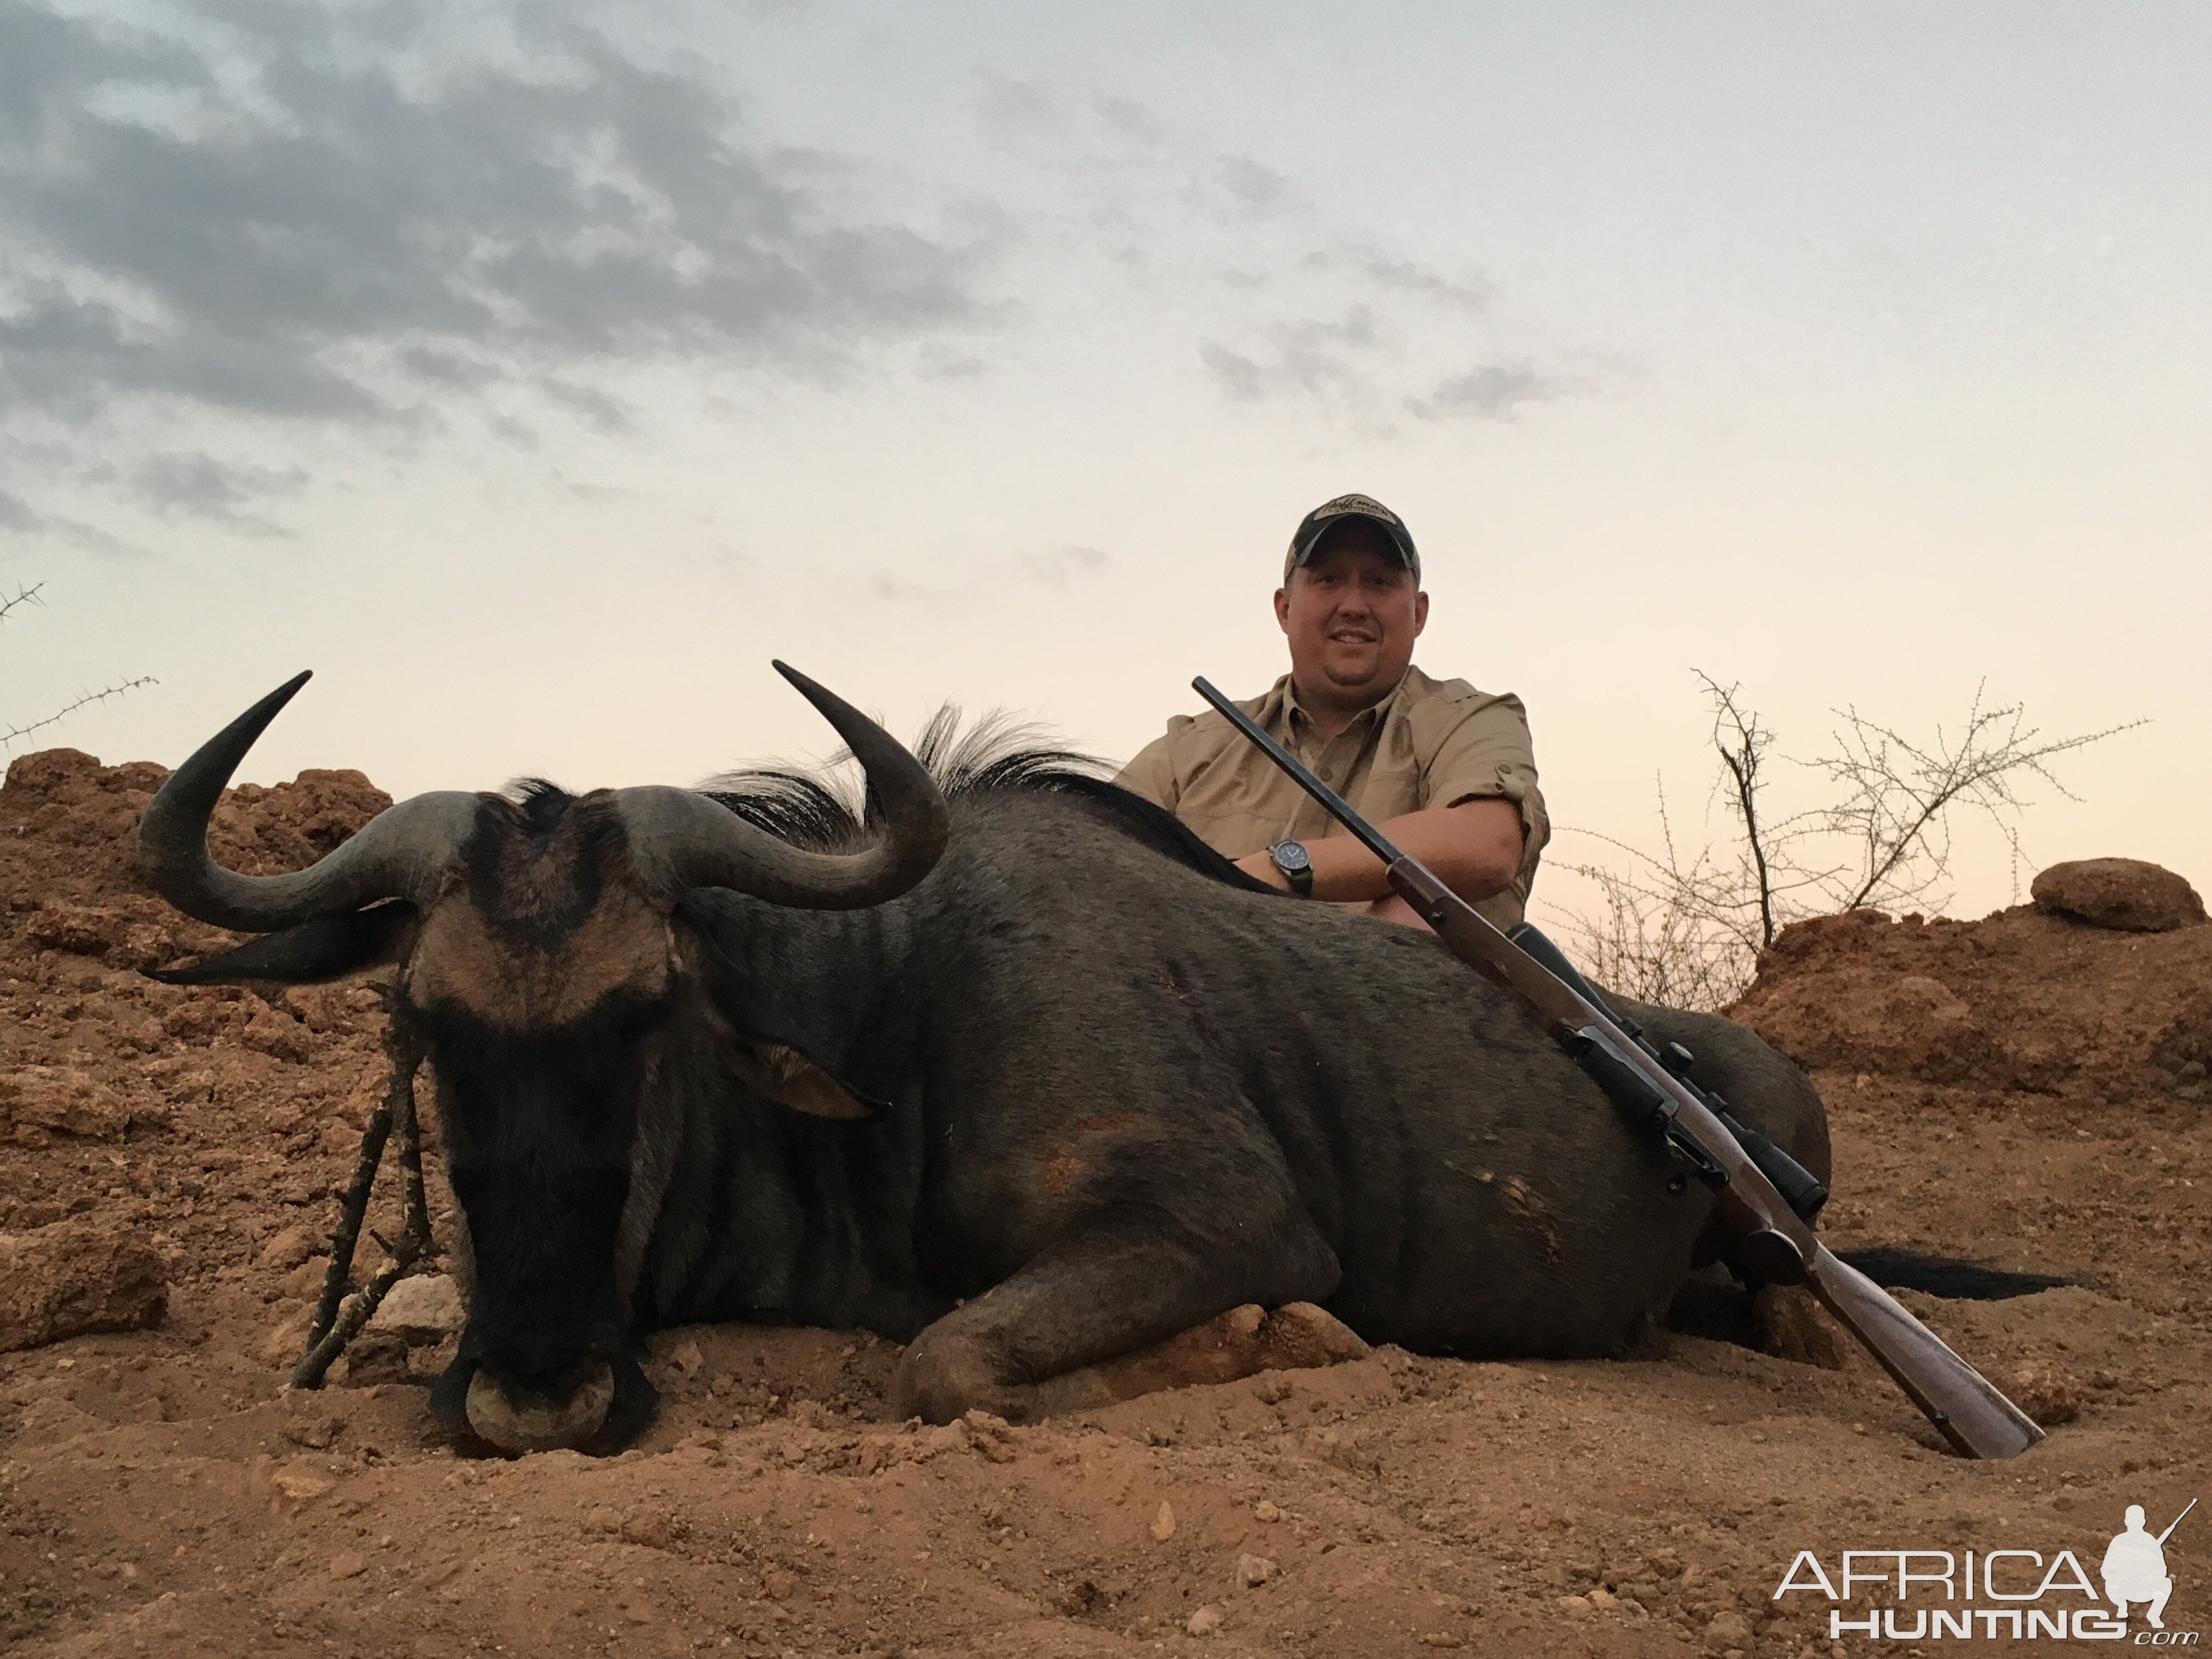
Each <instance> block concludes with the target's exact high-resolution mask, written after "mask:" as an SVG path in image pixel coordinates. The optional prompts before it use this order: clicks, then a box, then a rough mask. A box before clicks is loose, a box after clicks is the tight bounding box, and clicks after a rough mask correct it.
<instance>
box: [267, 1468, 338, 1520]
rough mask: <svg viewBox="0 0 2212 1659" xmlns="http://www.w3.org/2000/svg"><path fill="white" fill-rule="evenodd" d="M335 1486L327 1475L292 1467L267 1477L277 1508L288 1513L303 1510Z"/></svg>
mask: <svg viewBox="0 0 2212 1659" xmlns="http://www.w3.org/2000/svg"><path fill="white" fill-rule="evenodd" d="M334 1486H337V1481H336V1480H332V1479H331V1477H330V1476H329V1475H327V1474H321V1473H320V1472H319V1471H317V1470H314V1469H310V1468H299V1467H294V1466H287V1467H286V1468H280V1469H278V1470H277V1471H276V1473H275V1474H271V1475H270V1477H269V1488H270V1492H273V1493H275V1494H276V1504H277V1506H278V1507H279V1508H280V1509H283V1510H285V1511H287V1512H288V1513H296V1512H297V1511H298V1510H301V1509H304V1508H305V1507H306V1506H307V1504H312V1503H313V1502H314V1501H315V1499H317V1498H321V1497H323V1496H325V1494H326V1493H328V1492H330V1491H331V1488H332V1487H334Z"/></svg>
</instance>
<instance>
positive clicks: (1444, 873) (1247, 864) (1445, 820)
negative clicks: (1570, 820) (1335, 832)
mask: <svg viewBox="0 0 2212 1659" xmlns="http://www.w3.org/2000/svg"><path fill="white" fill-rule="evenodd" d="M1375 827H1376V829H1380V830H1381V831H1382V832H1383V836H1384V837H1385V838H1386V839H1388V840H1389V842H1391V843H1392V844H1393V845H1394V846H1395V847H1396V848H1398V849H1399V850H1400V851H1401V852H1403V853H1406V854H1409V855H1410V856H1412V857H1413V858H1416V859H1419V860H1420V861H1421V862H1422V863H1423V864H1425V865H1427V866H1429V868H1430V869H1431V870H1433V871H1435V872H1437V876H1438V877H1439V878H1441V879H1442V880H1443V884H1444V885H1445V886H1447V887H1449V888H1450V889H1451V890H1452V891H1454V892H1455V893H1457V894H1458V895H1459V896H1461V897H1462V898H1463V899H1465V900H1467V902H1468V903H1470V904H1472V903H1474V902H1476V901H1477V900H1479V899H1486V898H1488V897H1490V896H1491V895H1492V894H1493V893H1502V892H1504V890H1505V889H1506V888H1508V887H1510V885H1512V883H1513V878H1514V877H1515V876H1516V875H1517V874H1518V873H1519V872H1520V869H1521V853H1522V840H1521V836H1522V829H1521V809H1520V807H1519V806H1517V805H1515V804H1514V803H1513V802H1512V801H1510V800H1504V799H1495V798H1488V797H1486V798H1485V799H1480V800H1468V801H1462V802H1461V803H1460V804H1459V805H1456V806H1425V807H1423V808H1422V809H1421V810H1420V811H1418V812H1407V813H1406V814H1405V815H1403V816H1402V817H1395V818H1386V819H1385V820H1383V822H1382V823H1378V824H1376V826H1375ZM1305 846H1306V851H1307V852H1308V853H1310V854H1312V856H1313V896H1314V897H1316V898H1317V899H1325V900H1328V901H1330V902H1334V903H1339V904H1347V903H1358V902H1360V901H1361V900H1363V899H1364V900H1369V901H1371V902H1370V907H1369V911H1368V914H1369V915H1374V916H1377V917H1380V918H1381V919H1383V921H1395V922H1402V923H1404V924H1405V925H1406V926H1407V927H1420V926H1422V925H1423V924H1422V922H1421V920H1420V918H1419V916H1416V915H1414V914H1413V909H1412V908H1411V907H1410V906H1408V905H1407V902H1405V901H1404V900H1403V899H1401V898H1400V897H1399V896H1397V895H1396V894H1395V893H1394V892H1392V891H1391V890H1390V881H1389V877H1388V876H1386V875H1385V874H1384V873H1383V860H1380V859H1378V858H1376V856H1375V854H1372V853H1370V852H1369V851H1368V850H1367V849H1366V848H1364V847H1363V846H1361V845H1360V844H1359V843H1358V842H1356V841H1354V840H1353V839H1352V837H1351V836H1330V837H1329V838H1328V840H1326V841H1316V842H1307V843H1306V844H1305ZM1237 868H1238V869H1240V870H1242V871H1243V872H1245V873H1246V874H1248V875H1252V876H1256V877H1258V878H1260V879H1261V881H1264V882H1266V883H1267V884H1268V885H1269V886H1271V887H1279V888H1282V889H1283V890H1285V891H1286V892H1287V891H1288V890H1289V889H1290V883H1289V882H1288V881H1286V880H1285V879H1284V878H1283V872H1281V871H1279V870H1278V869H1277V868H1276V867H1275V861H1274V860H1273V859H1272V858H1270V857H1269V856H1268V855H1267V852H1266V851H1265V850H1264V849H1263V850H1261V851H1260V852H1257V853H1254V854H1251V855H1250V856H1249V857H1247V858H1241V859H1239V860H1237Z"/></svg>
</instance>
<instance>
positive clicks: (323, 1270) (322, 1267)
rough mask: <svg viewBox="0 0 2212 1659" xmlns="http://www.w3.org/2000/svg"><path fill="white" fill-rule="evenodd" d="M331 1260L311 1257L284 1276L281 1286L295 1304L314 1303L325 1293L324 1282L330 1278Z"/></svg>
mask: <svg viewBox="0 0 2212 1659" xmlns="http://www.w3.org/2000/svg"><path fill="white" fill-rule="evenodd" d="M330 1271H331V1259H330V1257H328V1256H326V1255H311V1256H309V1257H308V1258H307V1260H306V1261H302V1262H301V1264H300V1265H299V1266H298V1267H295V1268H293V1269H292V1271H291V1272H290V1273H286V1274H285V1275H284V1282H283V1285H281V1286H279V1288H280V1289H281V1290H283V1292H284V1294H285V1295H287V1296H289V1297H291V1298H292V1299H293V1300H294V1301H295V1302H313V1301H314V1300H315V1299H316V1298H317V1297H319V1296H321V1295H322V1293H323V1281H324V1279H326V1278H328V1277H329V1276H330Z"/></svg>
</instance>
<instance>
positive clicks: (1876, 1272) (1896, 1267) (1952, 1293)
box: [1836, 1244, 2081, 1302]
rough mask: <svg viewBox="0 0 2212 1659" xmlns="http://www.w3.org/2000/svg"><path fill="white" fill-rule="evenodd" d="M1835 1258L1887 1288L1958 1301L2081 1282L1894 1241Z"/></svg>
mask: <svg viewBox="0 0 2212 1659" xmlns="http://www.w3.org/2000/svg"><path fill="white" fill-rule="evenodd" d="M1836 1258H1837V1260H1838V1261H1842V1262H1844V1264H1845V1265H1846V1266H1849V1267H1857V1269H1858V1270H1859V1271H1860V1272H1861V1273H1864V1274H1865V1275H1866V1276H1867V1277H1868V1278H1869V1279H1872V1280H1874V1282H1875V1284H1877V1285H1881V1287H1882V1288H1883V1289H1884V1290H1889V1291H1923V1292H1925V1293H1926V1294H1927V1295H1929V1296H1941V1297H1949V1298H1951V1299H1952V1300H1954V1301H1959V1302H2002V1301H2004V1300H2006V1299H2007V1298H2008V1297H2015V1296H2033V1295H2034V1294H2035V1293H2036V1292H2037V1291H2048V1290H2052V1289H2055V1288H2056V1287H2057V1286H2058V1285H2078V1284H2080V1283H2081V1280H2080V1279H2063V1278H2061V1277H2059V1276H2058V1275H2057V1274H2055V1273H2008V1272H2007V1271H2006V1270H2005V1269H2004V1268H2002V1267H1984V1266H1983V1265H1982V1264H1981V1263H1980V1262H1978V1261H1967V1260H1966V1258H1965V1257H1963V1256H1956V1255H1927V1254H1925V1253H1924V1252H1923V1251H1920V1250H1903V1249H1899V1248H1898V1247H1897V1246H1895V1245H1894V1244H1875V1245H1871V1246H1869V1248H1868V1249H1863V1250H1838V1251H1837V1252H1836Z"/></svg>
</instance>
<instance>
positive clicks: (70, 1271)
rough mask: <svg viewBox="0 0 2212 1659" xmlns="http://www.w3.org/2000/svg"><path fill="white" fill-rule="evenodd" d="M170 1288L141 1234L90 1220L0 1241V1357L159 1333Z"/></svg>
mask: <svg viewBox="0 0 2212 1659" xmlns="http://www.w3.org/2000/svg"><path fill="white" fill-rule="evenodd" d="M168 1299H169V1285H168V1275H167V1269H166V1268H165V1267H163V1265H162V1261H161V1253H160V1252H159V1251H157V1250H156V1249H155V1248H154V1246H153V1243H152V1242H151V1241H150V1240H149V1238H148V1237H146V1236H145V1235H144V1234H143V1233H140V1232H137V1231H133V1230H126V1229H122V1228H116V1227H112V1226H104V1225H101V1224H100V1223H99V1222H98V1221H96V1220H94V1218H91V1217H89V1216H83V1217H77V1218H72V1219H70V1220H67V1221H57V1222H55V1223H54V1224H53V1225H51V1226H46V1227H41V1228H40V1229H39V1230H38V1231H36V1232H31V1233H0V1353H5V1352H10V1351H12V1350H14V1349H16V1348H35V1347H40V1346H43V1345H45V1344H46V1343H48V1342H58V1341H61V1340H63V1339H64V1338H65V1337H71V1336H82V1335H84V1334H87V1333H89V1332H93V1331H131V1330H137V1329H140V1328H143V1327H146V1326H150V1325H158V1324H159V1323H161V1315H162V1313H163V1311H164V1310H166V1309H167V1306H168Z"/></svg>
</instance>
